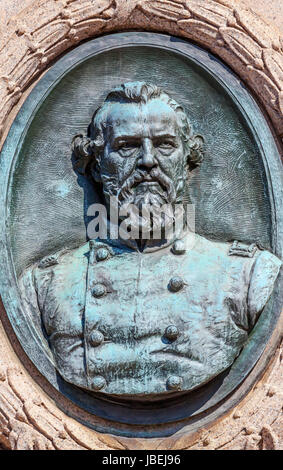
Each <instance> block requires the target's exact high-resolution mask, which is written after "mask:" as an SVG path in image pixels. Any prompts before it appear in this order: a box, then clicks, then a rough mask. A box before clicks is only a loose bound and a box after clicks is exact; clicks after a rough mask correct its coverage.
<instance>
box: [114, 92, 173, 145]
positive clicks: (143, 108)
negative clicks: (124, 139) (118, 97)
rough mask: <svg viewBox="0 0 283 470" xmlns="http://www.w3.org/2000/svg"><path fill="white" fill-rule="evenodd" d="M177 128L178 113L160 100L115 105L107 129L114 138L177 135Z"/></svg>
mask: <svg viewBox="0 0 283 470" xmlns="http://www.w3.org/2000/svg"><path fill="white" fill-rule="evenodd" d="M177 127H178V126H177V116H176V112H175V111H174V110H173V109H172V108H171V107H170V106H169V105H168V104H166V103H164V102H163V101H162V100H160V99H154V100H151V101H149V102H148V103H146V104H139V103H113V104H111V105H110V108H109V111H108V115H107V128H108V129H110V130H111V134H112V135H113V136H114V137H116V136H118V135H122V134H126V135H145V134H146V135H154V134H158V133H164V132H165V133H168V132H171V133H176V131H177Z"/></svg>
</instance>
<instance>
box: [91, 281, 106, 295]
mask: <svg viewBox="0 0 283 470" xmlns="http://www.w3.org/2000/svg"><path fill="white" fill-rule="evenodd" d="M91 293H92V295H93V297H102V296H103V295H105V294H106V287H105V286H104V285H103V284H95V286H94V287H93V288H92V291H91Z"/></svg>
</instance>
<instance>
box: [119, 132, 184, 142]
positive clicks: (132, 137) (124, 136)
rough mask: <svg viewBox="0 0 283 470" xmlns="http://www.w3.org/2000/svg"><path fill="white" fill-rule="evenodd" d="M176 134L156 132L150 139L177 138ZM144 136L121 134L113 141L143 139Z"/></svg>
mask: <svg viewBox="0 0 283 470" xmlns="http://www.w3.org/2000/svg"><path fill="white" fill-rule="evenodd" d="M176 137H177V136H176V135H175V134H168V133H167V134H162V133H161V134H155V135H153V136H151V137H148V138H149V139H164V138H165V139H176ZM142 138H143V136H140V135H138V136H137V135H136V134H133V135H128V134H121V135H117V136H116V137H115V138H114V140H113V142H119V141H120V140H140V139H142Z"/></svg>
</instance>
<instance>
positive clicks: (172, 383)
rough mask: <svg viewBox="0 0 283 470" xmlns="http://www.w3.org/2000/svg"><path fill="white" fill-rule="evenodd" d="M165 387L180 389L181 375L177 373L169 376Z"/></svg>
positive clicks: (181, 383)
mask: <svg viewBox="0 0 283 470" xmlns="http://www.w3.org/2000/svg"><path fill="white" fill-rule="evenodd" d="M166 385H167V388H168V390H181V389H182V385H183V379H182V377H178V376H177V375H171V377H169V378H168V380H167V384H166Z"/></svg>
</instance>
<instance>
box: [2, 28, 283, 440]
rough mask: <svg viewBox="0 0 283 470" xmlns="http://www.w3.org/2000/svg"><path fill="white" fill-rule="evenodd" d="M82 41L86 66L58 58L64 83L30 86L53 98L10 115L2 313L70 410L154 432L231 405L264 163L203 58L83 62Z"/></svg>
mask: <svg viewBox="0 0 283 470" xmlns="http://www.w3.org/2000/svg"><path fill="white" fill-rule="evenodd" d="M130 34H132V35H135V33H130ZM121 36H122V35H121ZM157 36H158V35H157ZM132 37H133V36H132ZM145 38H146V36H145ZM133 40H134V37H133ZM160 41H161V42H162V41H165V42H166V41H167V39H162V37H161V39H160ZM95 44H97V47H98V46H99V47H102V46H101V43H100V42H99V41H97V42H96V43H95ZM95 44H94V45H93V49H91V48H90V49H87V50H86V52H85V57H86V58H85V59H84V60H82V58H81V57H79V54H78V53H76V51H73V52H72V53H70V54H73V56H72V57H73V61H74V62H73V68H72V70H71V71H70V70H69V71H68V73H67V72H65V67H66V65H65V64H64V59H62V60H63V62H60V61H59V64H61V65H57V69H54V72H52V69H51V72H50V75H49V76H48V75H47V78H46V80H50V82H48V83H47V85H48V84H49V83H51V82H52V83H56V86H55V85H54V87H53V89H52V91H50V88H49V91H48V93H47V94H46V93H45V94H43V92H42V89H40V90H39V91H38V92H35V93H38V94H39V95H40V96H39V95H38V96H36V95H34V100H33V101H32V99H31V98H30V100H29V101H28V102H27V105H26V106H27V107H28V106H30V107H32V106H34V103H35V101H36V102H37V103H39V104H37V108H36V109H35V110H34V111H33V113H32V114H30V115H31V116H32V117H31V118H29V121H26V116H23V115H22V117H21V115H20V117H19V118H18V119H19V121H18V127H20V126H21V125H23V123H24V125H25V126H28V127H26V131H25V134H24V137H23V138H22V140H21V146H20V150H19V149H18V150H17V152H18V153H17V161H16V162H15V161H14V163H13V178H12V179H11V180H10V183H9V185H10V186H9V189H8V190H7V191H8V192H7V194H9V195H8V196H7V202H6V207H7V206H8V207H9V209H8V220H9V223H8V225H9V243H7V246H8V250H10V251H9V252H10V253H12V254H11V255H10V258H11V259H13V272H14V273H15V274H14V276H15V281H14V284H13V286H12V288H11V289H15V291H14V292H17V294H13V299H14V300H13V302H14V303H13V306H12V307H11V310H10V311H9V312H10V313H9V312H8V316H9V319H10V321H11V323H12V325H13V328H14V331H15V332H16V334H17V336H18V338H19V340H20V342H21V344H22V345H23V347H24V349H25V351H26V353H27V354H28V356H29V357H30V359H31V360H32V362H33V363H34V364H35V366H36V367H38V369H39V371H40V373H41V374H43V375H44V376H45V377H46V379H47V380H48V381H49V382H50V383H51V384H52V386H53V387H55V388H57V389H58V390H59V391H60V392H61V393H63V394H65V396H67V397H68V399H70V400H72V401H73V402H74V403H76V404H78V406H81V407H82V408H84V409H87V410H88V411H89V412H90V414H94V415H96V414H97V416H101V417H102V418H105V417H107V418H108V419H110V421H111V420H112V421H117V422H118V423H125V426H126V425H128V424H129V423H130V424H132V425H134V424H137V425H139V424H142V423H143V422H144V423H145V424H154V425H156V426H157V425H158V424H159V423H162V424H164V426H165V428H166V423H167V422H169V421H171V422H174V423H175V422H177V421H178V420H179V421H180V420H182V419H183V420H187V421H186V423H187V422H189V421H188V420H190V419H191V417H192V416H195V414H197V413H198V412H199V413H201V412H202V411H204V410H205V409H209V407H210V406H211V407H212V406H216V405H217V403H218V402H220V401H221V400H223V399H224V398H225V397H226V396H227V395H229V394H230V393H232V391H233V390H234V389H235V388H236V387H237V386H238V384H239V383H241V382H242V381H243V380H244V378H245V377H246V376H247V375H248V374H249V372H250V370H251V369H252V367H253V366H254V364H255V363H256V361H257V360H258V358H259V357H260V355H261V354H262V351H263V348H264V345H265V343H266V342H267V340H268V338H269V335H270V332H271V331H272V329H273V328H274V327H275V318H276V315H278V313H274V311H275V310H274V309H276V308H277V310H276V312H278V307H276V305H277V303H276V302H278V301H277V300H276V299H277V295H278V294H277V287H276V286H277V285H278V275H279V271H280V267H281V256H280V252H279V250H278V249H277V248H276V240H275V237H274V233H275V229H274V220H276V215H275V212H276V208H275V209H274V207H275V204H274V203H273V201H272V191H271V189H270V188H271V185H272V182H271V180H269V179H268V178H269V177H267V176H266V175H267V173H266V168H265V164H264V157H263V154H264V152H265V153H268V155H269V156H270V158H273V157H272V155H273V154H274V155H275V154H276V152H277V150H276V148H275V145H274V143H273V142H272V136H271V133H270V131H269V130H268V126H267V125H266V124H262V123H263V122H264V118H263V117H262V116H261V115H260V112H259V110H258V108H256V106H257V105H256V103H255V102H254V101H253V99H252V98H251V97H250V96H249V93H248V91H243V87H242V88H240V86H239V84H238V82H237V80H236V79H235V77H234V76H233V75H232V74H230V72H229V71H227V70H226V71H224V70H223V66H222V64H220V63H218V62H217V61H215V60H212V59H211V58H209V57H208V56H207V55H206V53H204V52H203V51H199V50H197V48H194V46H187V45H186V44H184V45H180V46H178V47H180V48H182V47H183V49H182V53H183V56H181V55H180V52H181V51H180V50H179V53H178V54H176V53H175V52H174V51H172V50H171V49H170V51H169V50H167V51H166V50H164V48H163V49H162V50H161V49H160V50H158V48H156V49H154V48H152V49H150V47H148V48H147V49H146V48H145V47H142V45H138V46H137V47H136V48H128V49H127V47H125V48H124V49H122V48H121V50H119V51H118V52H117V51H111V50H110V52H109V51H106V52H103V53H101V51H100V49H99V51H100V55H99V54H98V53H97V55H96V54H95V53H94V51H95ZM87 47H90V46H87ZM170 47H171V46H170ZM176 47H177V46H176ZM186 48H188V49H186ZM91 50H92V51H93V55H92V58H90V55H89V53H90V51H91ZM186 50H187V52H186V54H187V55H186V56H185V51H186ZM82 52H84V50H83V49H82ZM154 61H156V65H157V66H158V67H157V69H154V70H152V65H151V68H150V67H149V64H152V63H153V62H154ZM205 61H207V64H208V65H209V66H210V67H211V69H210V71H207V70H208V69H207V70H204V68H202V64H203V63H205ZM63 71H64V74H63ZM59 72H60V73H61V75H60V74H59ZM52 73H53V75H52ZM217 74H218V75H221V74H222V77H223V80H224V79H225V80H226V84H225V86H224V85H223V83H222V85H221V84H220V81H219V80H218V79H217V77H218V75H217ZM59 76H60V77H61V78H60V81H58V77H59ZM43 80H44V79H43ZM228 89H230V92H229V93H230V94H229V93H228V91H227V90H228ZM235 90H236V91H235ZM237 92H238V94H239V96H240V98H239V100H241V106H242V107H241V106H240V105H239V103H237V100H236V98H235V96H236V94H237ZM233 96H234V98H233ZM244 106H245V107H246V108H245V111H243V109H244V108H243V107H244ZM26 109H28V108H26ZM257 112H258V113H259V114H258V116H259V117H258V116H257V117H256V118H255V115H256V113H257ZM26 113H27V111H26ZM252 119H254V120H255V122H256V124H255V125H254V126H255V127H254V129H253V130H252V125H251V122H252ZM26 122H28V124H26ZM256 133H257V135H255V134H256ZM260 133H261V135H260ZM263 136H264V137H263ZM260 139H261V140H262V141H264V142H265V144H264V145H266V148H267V149H266V150H264V151H263V150H262V147H261V146H260V145H259V144H258V142H259V140H260ZM9 151H10V152H12V150H11V145H10V147H9V148H8V150H7V152H9ZM13 155H14V153H13ZM276 155H277V154H276ZM274 158H275V157H274ZM11 168H12V167H11ZM7 259H8V255H7ZM5 289H6V291H8V287H7V286H6V287H5ZM10 292H11V291H9V294H8V293H7V300H6V303H7V305H8V304H9V295H11V296H12V294H11V293H10ZM274 299H275V300H274ZM17 302H18V304H17V305H19V306H20V307H17V306H16V303H17ZM10 305H11V302H10ZM7 310H9V307H8V308H7ZM19 312H21V313H19ZM121 410H122V411H121ZM123 410H124V411H123ZM125 410H132V415H133V416H134V415H135V410H137V411H136V415H135V416H136V417H135V416H134V417H131V416H126V414H127V413H126V412H125ZM166 410H167V411H166ZM170 410H171V411H170ZM142 413H144V418H142V417H141V415H142ZM154 413H155V414H154ZM129 415H130V412H129ZM149 416H150V417H149ZM155 416H156V417H155ZM143 419H144V421H143ZM150 420H151V421H150ZM101 426H102V425H101ZM113 426H114V425H112V428H113ZM176 426H177V425H176ZM112 428H111V429H112ZM114 428H115V426H114ZM116 428H117V429H118V430H117V429H116ZM116 428H115V429H116V430H117V432H118V433H119V432H120V431H119V424H118V425H117V426H116ZM165 428H164V429H165ZM103 429H104V428H103ZM168 429H169V428H166V429H165V431H164V433H168V432H169V431H168ZM123 432H124V433H126V434H127V435H131V432H133V433H134V434H135V433H136V434H137V435H138V432H139V431H129V430H126V431H123ZM149 432H151V431H149ZM160 432H161V434H162V432H163V431H160ZM144 435H147V434H146V433H144Z"/></svg>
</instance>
